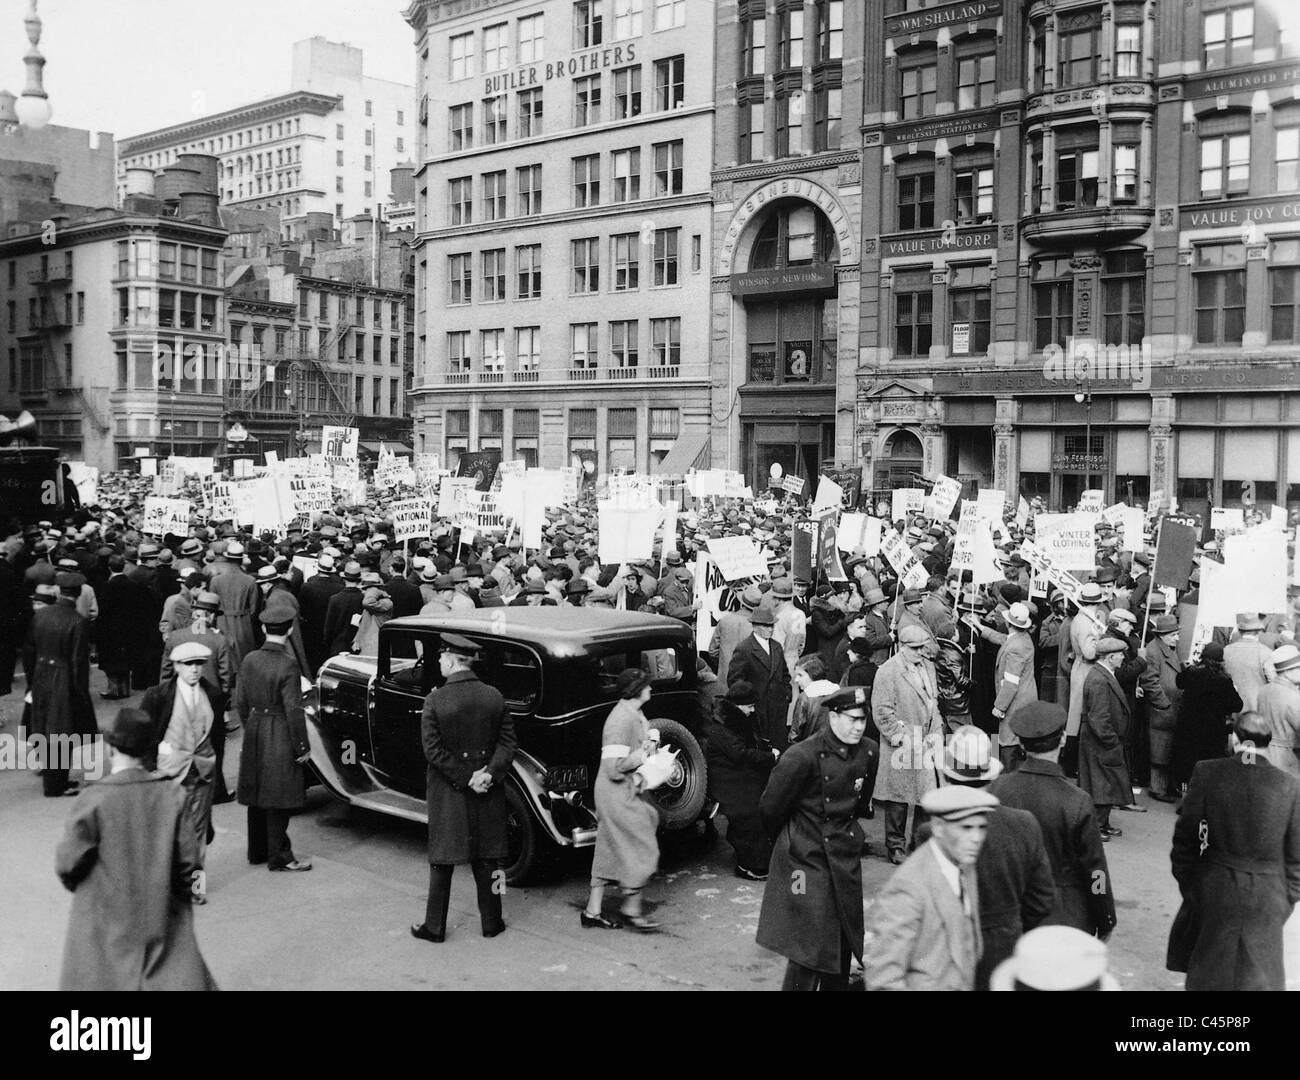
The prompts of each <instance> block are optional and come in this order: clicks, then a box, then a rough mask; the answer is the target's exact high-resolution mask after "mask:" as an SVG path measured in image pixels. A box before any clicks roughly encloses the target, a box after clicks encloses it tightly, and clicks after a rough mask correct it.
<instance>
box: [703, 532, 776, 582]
mask: <svg viewBox="0 0 1300 1080" xmlns="http://www.w3.org/2000/svg"><path fill="white" fill-rule="evenodd" d="M707 546H708V552H709V555H710V556H711V557H712V559H713V561H714V562H715V563H717V566H718V571H719V573H721V574H722V576H723V579H724V580H726V581H745V580H747V579H749V578H755V577H767V559H766V558H765V557H764V555H763V549H762V548H760V547H759V546H758V545H757V544H755V543H754V541H753V540H752V539H751V538H750V537H748V536H724V537H721V538H719V539H716V540H709V541H707Z"/></svg>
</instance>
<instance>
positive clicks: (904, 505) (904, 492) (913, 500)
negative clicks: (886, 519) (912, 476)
mask: <svg viewBox="0 0 1300 1080" xmlns="http://www.w3.org/2000/svg"><path fill="white" fill-rule="evenodd" d="M924 508H925V490H924V489H923V488H894V491H893V497H892V504H891V508H890V515H891V517H890V520H891V521H904V520H906V518H907V515H908V513H910V512H915V513H918V514H919V513H920V512H921V511H922V510H923V509H924Z"/></svg>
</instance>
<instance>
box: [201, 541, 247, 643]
mask: <svg viewBox="0 0 1300 1080" xmlns="http://www.w3.org/2000/svg"><path fill="white" fill-rule="evenodd" d="M243 558H244V545H243V544H241V543H239V542H238V541H236V540H231V541H230V543H228V544H227V545H226V550H225V553H224V555H223V556H222V558H221V559H218V560H217V562H216V563H215V564H213V567H212V580H211V581H210V582H208V589H209V590H210V591H211V592H214V593H216V594H217V596H218V597H220V599H221V615H220V616H219V617H218V619H217V629H218V630H220V631H221V636H222V637H224V638H225V639H226V641H227V642H228V643H229V644H230V653H231V655H232V656H233V657H234V660H235V665H236V666H239V665H241V664H243V662H244V657H246V656H247V655H248V654H249V653H251V652H252V651H253V650H254V649H255V648H256V647H257V631H256V628H255V627H254V625H253V620H254V618H255V617H256V615H257V610H258V600H259V596H258V593H257V583H256V582H255V581H253V579H252V578H251V577H250V576H249V575H248V574H246V573H244V570H243V567H242V566H241V565H240V563H241V561H242V560H243Z"/></svg>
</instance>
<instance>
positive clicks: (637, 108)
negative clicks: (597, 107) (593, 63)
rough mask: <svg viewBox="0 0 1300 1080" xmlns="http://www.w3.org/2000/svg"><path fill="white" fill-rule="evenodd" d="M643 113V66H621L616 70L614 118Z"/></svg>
mask: <svg viewBox="0 0 1300 1080" xmlns="http://www.w3.org/2000/svg"><path fill="white" fill-rule="evenodd" d="M640 115H641V67H640V65H639V64H638V65H637V66H635V67H625V68H619V69H618V70H617V71H615V72H614V119H615V120H626V119H628V118H629V117H632V116H640Z"/></svg>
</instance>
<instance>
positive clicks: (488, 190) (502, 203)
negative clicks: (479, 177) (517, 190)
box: [483, 169, 506, 221]
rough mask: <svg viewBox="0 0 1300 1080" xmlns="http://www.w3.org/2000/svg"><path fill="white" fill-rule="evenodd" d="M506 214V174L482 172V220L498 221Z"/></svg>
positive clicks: (503, 172) (503, 171)
mask: <svg viewBox="0 0 1300 1080" xmlns="http://www.w3.org/2000/svg"><path fill="white" fill-rule="evenodd" d="M505 216H506V174H505V170H504V169H502V170H501V171H500V172H490V173H484V174H483V220H484V221H500V220H501V219H502V218H504V217H505Z"/></svg>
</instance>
